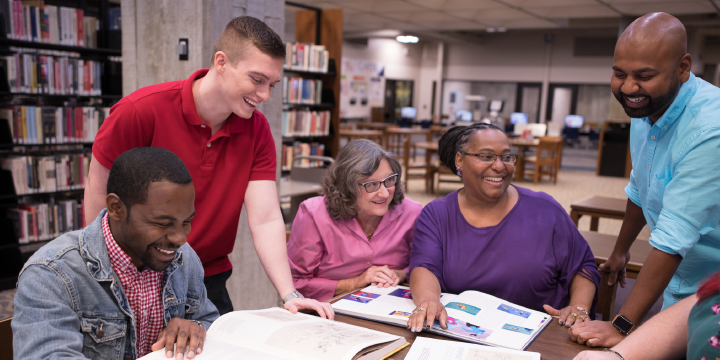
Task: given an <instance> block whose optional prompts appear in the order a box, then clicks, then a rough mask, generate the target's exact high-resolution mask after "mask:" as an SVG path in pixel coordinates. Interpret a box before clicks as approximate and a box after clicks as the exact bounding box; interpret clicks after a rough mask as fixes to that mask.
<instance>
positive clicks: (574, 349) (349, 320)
mask: <svg viewBox="0 0 720 360" xmlns="http://www.w3.org/2000/svg"><path fill="white" fill-rule="evenodd" d="M355 291H357V290H353V291H351V292H348V293H346V294H342V295H338V296H336V297H334V298H332V299H330V300H329V302H331V303H332V302H335V301H337V300H340V299H342V298H343V297H345V296H347V295H348V294H351V293H352V292H355ZM552 320H553V321H551V322H550V324H548V325H547V326H546V327H545V329H544V330H543V331H542V332H541V333H540V335H538V337H537V338H535V340H534V341H533V342H532V343H531V344H530V346H529V347H528V348H527V349H525V350H526V351H534V352H539V353H540V354H541V355H542V358H543V359H552V360H566V359H567V360H571V359H572V358H574V357H575V355H577V354H578V353H579V352H581V351H583V350H590V349H591V348H588V347H586V346H583V345H580V344H578V343H575V342H572V341H570V335H569V334H568V330H567V328H565V327H564V326H560V324H558V320H557V319H552ZM335 321H339V322H342V323H346V324H350V325H355V326H359V327H363V328H366V329H372V330H377V331H382V332H385V333H388V334H393V335H398V336H402V337H404V338H405V339H406V340H407V341H408V342H409V343H411V344H412V343H413V342H414V341H415V338H416V337H418V336H424V337H429V338H434V339H441V340H448V341H458V340H455V339H451V338H449V337H445V336H442V335H435V334H431V333H428V332H424V331H423V332H419V333H415V332H411V331H410V330H408V329H406V328H403V327H399V326H393V325H388V324H383V323H379V322H375V321H369V320H363V319H358V318H354V317H351V316H345V315H340V314H335ZM600 350H602V349H600ZM409 351H410V346H408V347H406V348H404V349H402V350H401V351H399V352H397V353H395V354H394V355H392V356H390V357H389V358H388V360H402V359H405V356H407V354H408V352H409Z"/></svg>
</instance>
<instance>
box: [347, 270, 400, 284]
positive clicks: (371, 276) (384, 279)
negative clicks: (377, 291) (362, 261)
mask: <svg viewBox="0 0 720 360" xmlns="http://www.w3.org/2000/svg"><path fill="white" fill-rule="evenodd" d="M403 274H404V273H403ZM355 281H356V284H357V287H359V288H360V287H365V286H367V285H369V284H372V285H375V286H377V287H380V288H387V287H390V286H396V285H397V284H399V283H400V278H399V276H398V274H397V273H396V272H395V271H394V270H391V269H390V268H389V267H388V266H387V265H383V266H371V267H369V268H368V269H367V270H365V272H364V273H362V274H360V276H358V277H356V278H355Z"/></svg>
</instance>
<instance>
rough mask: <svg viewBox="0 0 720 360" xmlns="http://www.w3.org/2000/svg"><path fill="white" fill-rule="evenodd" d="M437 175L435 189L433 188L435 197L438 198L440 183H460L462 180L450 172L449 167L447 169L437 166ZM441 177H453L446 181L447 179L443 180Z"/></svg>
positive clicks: (443, 166)
mask: <svg viewBox="0 0 720 360" xmlns="http://www.w3.org/2000/svg"><path fill="white" fill-rule="evenodd" d="M437 174H438V178H437V187H436V188H435V196H438V197H439V196H440V183H441V182H447V183H462V179H460V178H459V177H458V176H457V175H455V174H454V173H453V172H452V170H450V168H449V167H447V166H445V165H443V164H440V165H438V167H437ZM443 175H445V176H447V175H452V176H453V177H452V178H450V179H448V178H444V179H443Z"/></svg>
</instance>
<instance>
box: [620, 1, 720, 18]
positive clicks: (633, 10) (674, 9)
mask: <svg viewBox="0 0 720 360" xmlns="http://www.w3.org/2000/svg"><path fill="white" fill-rule="evenodd" d="M613 6H614V7H616V8H617V9H618V10H620V11H622V12H623V13H624V14H627V15H645V14H648V13H651V12H658V11H660V12H666V13H668V14H671V15H687V14H707V13H715V12H717V10H716V9H715V7H714V6H712V4H710V2H709V1H684V2H678V1H675V2H662V3H659V2H658V3H639V4H638V3H636V4H615V5H613Z"/></svg>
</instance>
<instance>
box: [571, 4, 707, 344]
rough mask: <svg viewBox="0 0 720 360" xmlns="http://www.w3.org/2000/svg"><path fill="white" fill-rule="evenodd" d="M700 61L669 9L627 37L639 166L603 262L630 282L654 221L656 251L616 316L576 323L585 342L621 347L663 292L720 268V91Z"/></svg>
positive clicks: (616, 89)
mask: <svg viewBox="0 0 720 360" xmlns="http://www.w3.org/2000/svg"><path fill="white" fill-rule="evenodd" d="M691 64H692V57H691V56H690V54H688V53H687V33H686V31H685V27H684V26H683V25H682V23H680V21H679V20H678V19H676V18H674V17H672V16H670V15H668V14H664V13H653V14H648V15H645V16H643V17H641V18H639V19H637V20H636V21H635V22H633V23H632V24H631V25H630V26H629V27H628V28H627V29H626V30H625V32H623V34H622V35H621V36H620V38H619V39H618V42H617V45H616V47H615V58H614V63H613V76H612V80H611V87H612V90H613V93H614V95H615V97H616V98H617V100H618V101H619V102H620V103H621V104H622V106H623V108H624V109H625V112H626V113H627V114H628V115H629V116H630V117H631V118H633V119H632V125H631V127H630V131H631V135H630V153H631V156H632V165H633V171H632V173H631V175H630V183H629V184H628V185H627V187H626V188H625V193H626V194H627V196H628V203H627V210H626V213H625V219H624V221H623V224H622V227H621V229H620V234H619V235H618V240H617V242H616V243H615V248H614V250H613V253H612V255H611V256H610V258H609V259H608V261H607V262H606V263H605V264H603V265H602V266H601V269H602V270H603V271H605V272H609V273H610V276H609V277H610V284H612V283H614V282H615V281H618V280H619V281H620V284H621V286H623V287H624V285H625V265H626V264H627V262H628V261H630V253H629V249H630V246H631V245H632V243H633V241H635V238H636V237H637V235H638V234H639V233H640V230H641V229H642V228H643V227H644V226H645V225H646V224H647V225H648V226H649V227H650V230H651V235H650V244H651V245H652V246H653V249H652V250H651V252H650V254H649V256H648V258H647V260H645V263H644V265H643V269H642V271H640V274H639V275H638V278H637V281H636V282H635V285H634V286H633V289H632V291H631V292H630V295H629V296H628V298H627V300H626V301H625V303H624V304H623V306H622V308H621V309H620V311H619V313H618V314H619V315H618V317H617V318H616V319H614V320H613V321H612V322H603V321H592V322H586V323H580V324H577V325H573V326H572V327H571V328H570V330H569V332H570V336H571V338H572V339H573V340H574V341H577V342H579V343H581V344H583V343H584V344H586V345H588V346H603V347H609V346H613V345H615V344H616V343H618V342H619V341H620V340H622V339H623V338H624V337H625V335H626V334H627V332H629V331H631V329H632V326H633V325H638V324H639V323H640V321H642V319H643V318H644V317H645V315H647V312H648V311H649V310H650V308H651V307H652V305H653V304H654V303H655V301H657V299H658V298H659V297H660V295H661V294H662V295H663V309H665V308H667V307H668V306H670V305H672V304H674V303H676V302H678V301H679V300H681V299H683V298H685V297H687V296H689V295H691V294H694V293H695V292H696V291H697V287H698V286H699V284H700V283H701V282H702V281H703V280H704V279H706V278H707V277H709V276H711V275H712V274H714V273H715V272H717V267H718V264H720V230H718V229H717V227H718V222H719V221H720V161H719V160H720V89H718V88H717V87H715V86H713V85H711V84H709V83H707V82H705V81H703V80H702V79H699V78H697V77H695V75H693V74H692V73H691V72H690V66H691ZM620 316H622V318H621V317H620Z"/></svg>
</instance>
